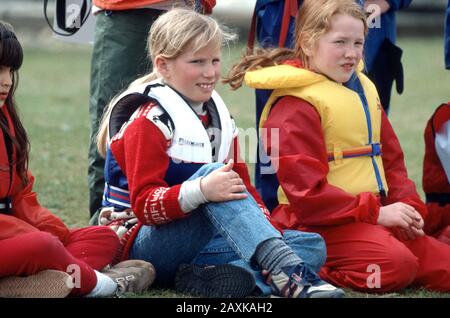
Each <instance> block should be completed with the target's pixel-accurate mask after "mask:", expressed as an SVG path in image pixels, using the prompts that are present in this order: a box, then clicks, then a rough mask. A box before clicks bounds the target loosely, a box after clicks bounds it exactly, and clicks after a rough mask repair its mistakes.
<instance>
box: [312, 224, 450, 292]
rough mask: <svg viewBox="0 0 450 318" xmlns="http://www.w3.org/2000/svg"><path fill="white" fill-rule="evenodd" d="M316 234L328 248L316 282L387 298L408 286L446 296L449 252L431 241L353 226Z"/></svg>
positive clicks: (380, 228) (449, 283) (379, 228)
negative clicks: (441, 292) (325, 282)
mask: <svg viewBox="0 0 450 318" xmlns="http://www.w3.org/2000/svg"><path fill="white" fill-rule="evenodd" d="M319 233H320V234H321V235H322V236H323V238H324V239H325V242H326V245H327V255H328V257H327V261H326V263H325V265H324V266H323V267H322V270H321V272H320V276H321V277H322V278H323V279H324V280H326V281H328V282H330V283H332V284H335V285H338V286H341V287H348V288H352V289H355V290H359V291H364V292H374V293H378V292H390V291H396V290H399V289H402V288H404V287H407V286H409V285H414V286H422V287H425V288H427V289H430V290H435V291H446V292H449V291H450V246H449V245H447V244H444V243H443V242H440V241H438V240H436V239H435V238H433V237H431V236H427V235H426V236H422V237H419V238H416V239H415V240H412V241H400V240H399V239H397V238H396V237H394V235H393V233H392V232H390V231H389V230H388V229H386V228H385V227H383V226H379V225H372V224H367V223H352V224H346V225H342V226H336V227H332V228H330V229H326V230H323V231H319Z"/></svg>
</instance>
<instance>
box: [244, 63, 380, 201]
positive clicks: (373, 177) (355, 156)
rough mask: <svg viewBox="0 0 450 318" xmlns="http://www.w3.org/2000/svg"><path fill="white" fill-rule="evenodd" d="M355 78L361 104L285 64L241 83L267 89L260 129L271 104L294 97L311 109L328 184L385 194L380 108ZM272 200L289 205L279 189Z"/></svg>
mask: <svg viewBox="0 0 450 318" xmlns="http://www.w3.org/2000/svg"><path fill="white" fill-rule="evenodd" d="M357 77H358V79H359V81H360V83H361V86H362V88H363V91H364V95H365V99H366V101H367V102H366V101H364V102H363V100H362V99H361V98H360V95H359V94H358V93H357V92H355V91H353V90H351V89H349V88H347V87H345V86H343V85H342V84H339V83H336V82H334V81H331V80H329V79H328V78H327V77H325V76H323V75H320V74H317V73H314V72H311V71H308V70H305V69H302V68H298V67H294V66H290V65H279V66H273V67H267V68H263V69H260V70H256V71H251V72H247V74H246V76H245V82H246V84H247V85H248V86H250V87H253V88H258V89H273V92H272V94H271V96H270V98H269V100H268V101H267V103H266V105H265V107H264V109H263V112H262V115H261V121H260V127H261V128H262V127H263V126H264V123H265V121H266V120H267V117H268V115H269V112H270V109H271V108H272V106H273V104H274V102H276V100H277V99H278V98H280V97H282V96H295V97H298V98H301V99H303V100H305V101H307V102H308V103H310V104H311V105H313V106H314V107H315V109H316V110H317V112H318V113H319V115H320V118H321V126H322V130H323V133H324V137H325V145H326V151H327V153H328V166H329V172H328V175H327V180H328V183H329V184H331V185H334V186H336V187H339V188H341V189H342V190H344V191H346V192H348V193H350V194H353V195H357V194H359V193H361V192H372V193H376V194H382V195H386V194H387V191H388V187H387V182H386V178H385V175H384V168H383V162H382V159H381V144H380V128H381V104H380V102H379V97H378V93H377V90H376V88H375V86H374V84H373V83H372V82H371V81H370V80H369V79H368V78H367V77H366V76H365V75H364V74H362V73H361V72H359V71H358V72H357ZM363 99H364V98H363ZM278 199H279V203H281V204H289V202H288V200H287V198H286V196H285V194H284V192H283V190H282V188H281V187H280V188H279V189H278Z"/></svg>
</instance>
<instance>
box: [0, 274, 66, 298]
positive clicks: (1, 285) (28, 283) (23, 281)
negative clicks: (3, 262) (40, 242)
mask: <svg viewBox="0 0 450 318" xmlns="http://www.w3.org/2000/svg"><path fill="white" fill-rule="evenodd" d="M69 281H72V277H71V276H70V275H69V274H67V273H66V272H62V271H56V270H51V269H49V270H44V271H41V272H39V273H37V274H34V275H30V276H26V277H20V276H10V277H4V278H0V297H2V298H5V297H6V298H64V297H66V296H67V295H69V294H70V292H71V291H72V287H69V286H70V284H69V283H68V282H69Z"/></svg>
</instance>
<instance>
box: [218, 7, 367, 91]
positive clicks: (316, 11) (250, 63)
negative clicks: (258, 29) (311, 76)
mask: <svg viewBox="0 0 450 318" xmlns="http://www.w3.org/2000/svg"><path fill="white" fill-rule="evenodd" d="M336 14H343V15H349V16H352V17H354V18H356V19H359V20H361V21H362V22H363V24H364V34H366V33H367V23H366V14H365V13H364V10H363V9H362V8H361V7H360V6H359V5H358V4H357V3H355V1H354V0H304V1H303V4H302V6H301V8H300V10H299V12H298V15H297V17H296V25H295V33H294V43H295V46H294V48H293V49H288V48H275V49H256V50H255V51H254V52H251V51H250V52H247V53H246V54H245V55H244V57H243V58H242V60H241V61H240V62H239V63H237V64H235V65H234V66H233V67H232V68H231V70H230V72H229V74H228V76H227V77H226V78H225V79H224V80H223V82H224V83H226V84H229V85H230V86H231V88H232V89H238V88H239V87H241V86H242V81H243V80H244V76H245V73H246V72H247V71H251V70H255V69H258V68H261V67H267V66H273V65H277V64H280V63H282V62H283V61H285V60H288V59H295V58H297V59H300V60H301V61H302V63H303V65H304V67H306V68H308V64H309V63H308V59H307V56H306V54H305V52H304V49H303V48H304V47H305V46H309V47H312V46H313V45H314V44H315V43H316V42H317V40H318V39H319V38H320V37H321V36H322V35H323V34H325V33H327V32H328V31H329V30H330V28H331V19H332V18H333V17H334V16H335V15H336Z"/></svg>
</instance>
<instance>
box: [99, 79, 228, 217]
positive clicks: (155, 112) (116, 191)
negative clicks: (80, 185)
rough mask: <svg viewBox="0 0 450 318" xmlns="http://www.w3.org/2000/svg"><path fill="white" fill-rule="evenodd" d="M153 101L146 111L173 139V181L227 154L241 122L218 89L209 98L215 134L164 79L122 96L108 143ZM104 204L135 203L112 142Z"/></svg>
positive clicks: (168, 175) (169, 171)
mask: <svg viewBox="0 0 450 318" xmlns="http://www.w3.org/2000/svg"><path fill="white" fill-rule="evenodd" d="M152 101H153V102H156V103H157V106H154V107H152V108H151V109H150V111H149V112H148V113H147V114H145V116H146V118H147V119H148V120H150V121H151V122H152V123H153V124H155V125H156V126H157V127H158V128H159V129H160V130H161V132H162V133H163V134H164V136H165V138H166V139H167V140H168V141H170V146H169V147H168V149H167V154H168V155H169V157H170V159H171V160H169V162H170V163H169V167H168V169H167V172H166V176H165V178H164V180H165V181H166V182H167V184H168V185H169V186H173V185H176V184H181V183H182V182H184V181H186V180H187V179H189V177H190V176H192V174H194V173H195V172H196V171H197V170H198V169H199V168H200V167H201V166H202V165H203V164H206V163H212V162H224V161H225V160H226V158H227V157H228V154H229V151H230V147H231V146H232V143H233V136H234V134H235V129H236V128H235V125H234V121H233V119H232V118H231V116H230V113H229V111H228V109H227V107H226V106H225V103H224V102H223V100H222V98H221V97H220V96H219V95H218V94H217V93H216V92H215V91H214V92H213V94H212V97H211V99H210V100H209V101H207V102H206V103H205V106H206V109H207V111H208V113H209V116H210V125H211V126H212V128H213V130H214V132H215V133H214V134H213V135H212V139H214V140H210V138H211V137H210V136H209V135H208V133H207V131H206V129H205V127H204V126H203V123H202V121H201V120H200V119H199V117H198V116H197V114H196V113H195V111H194V110H193V109H192V108H191V107H190V106H189V104H188V103H187V102H186V101H185V100H184V98H183V96H182V95H180V94H179V93H178V92H176V91H175V90H174V89H172V88H171V87H170V86H168V85H165V84H163V83H161V82H160V81H153V82H151V83H145V84H142V85H139V86H137V87H135V88H133V89H129V90H127V91H125V92H124V93H122V94H121V95H120V96H119V97H118V98H117V102H116V103H115V104H114V106H113V110H112V113H111V117H110V121H109V131H108V137H109V140H108V145H109V144H110V142H111V141H114V140H115V139H117V138H121V136H122V135H123V133H124V131H125V130H126V127H127V126H128V124H129V123H131V122H132V121H133V120H134V118H136V117H137V116H139V115H141V116H142V112H141V108H140V106H142V105H144V104H147V103H148V102H152ZM149 146H151V145H149ZM148 160H152V158H148ZM103 206H114V207H115V208H116V209H119V210H120V209H122V210H123V209H124V208H131V205H130V198H129V190H128V181H127V179H126V177H125V175H124V173H123V171H122V170H121V168H120V167H119V165H118V164H117V162H116V160H115V158H114V155H113V154H112V152H111V150H110V148H109V146H108V147H107V153H106V159H105V190H104V195H103Z"/></svg>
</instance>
